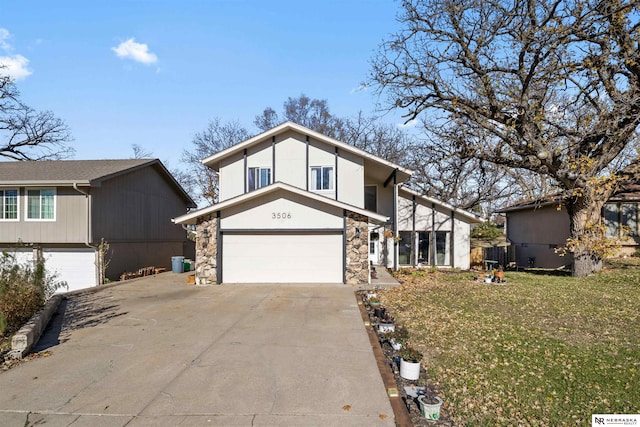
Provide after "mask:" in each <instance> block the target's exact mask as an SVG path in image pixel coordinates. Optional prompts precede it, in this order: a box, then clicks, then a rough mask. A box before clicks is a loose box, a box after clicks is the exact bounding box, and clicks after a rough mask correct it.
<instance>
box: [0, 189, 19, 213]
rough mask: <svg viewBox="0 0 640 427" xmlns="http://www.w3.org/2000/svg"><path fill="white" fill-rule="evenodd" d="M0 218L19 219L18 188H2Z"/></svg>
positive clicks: (0, 191) (0, 192)
mask: <svg viewBox="0 0 640 427" xmlns="http://www.w3.org/2000/svg"><path fill="white" fill-rule="evenodd" d="M0 197H1V198H2V201H1V202H0V220H3V221H4V220H8V221H11V220H17V219H18V190H17V189H8V190H0Z"/></svg>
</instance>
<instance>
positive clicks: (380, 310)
mask: <svg viewBox="0 0 640 427" xmlns="http://www.w3.org/2000/svg"><path fill="white" fill-rule="evenodd" d="M385 311H387V310H386V309H385V308H384V307H378V308H376V309H374V310H373V315H374V316H376V317H377V318H378V319H381V318H383V317H384V313H385Z"/></svg>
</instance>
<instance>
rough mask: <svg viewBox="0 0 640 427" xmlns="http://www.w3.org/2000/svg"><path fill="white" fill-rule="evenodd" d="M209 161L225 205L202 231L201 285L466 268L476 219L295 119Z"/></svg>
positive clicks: (213, 211) (193, 217)
mask: <svg viewBox="0 0 640 427" xmlns="http://www.w3.org/2000/svg"><path fill="white" fill-rule="evenodd" d="M202 162H203V163H204V164H205V165H206V166H208V167H210V168H212V169H214V170H215V171H216V172H217V173H218V174H219V201H218V203H216V204H214V205H212V206H209V207H206V208H204V209H199V210H196V211H192V212H189V213H187V214H185V215H182V216H179V217H176V218H174V222H175V223H177V224H191V225H194V226H195V228H196V236H197V237H196V268H195V271H196V282H197V283H198V284H214V283H218V284H219V283H346V284H362V283H369V281H370V265H371V264H376V265H383V266H385V267H389V268H393V269H398V268H400V267H402V266H405V265H406V266H409V265H414V266H415V265H418V264H420V265H422V266H431V265H435V266H438V267H450V268H460V269H468V268H469V234H470V224H471V223H474V222H479V218H477V217H476V216H474V215H472V214H470V213H468V212H465V211H462V210H458V209H455V208H453V207H451V206H448V205H446V204H444V203H441V202H438V201H436V200H433V199H430V198H427V197H424V196H421V195H419V194H418V193H415V192H413V191H410V190H408V189H405V188H402V184H403V183H405V182H406V181H407V180H408V179H409V178H410V177H411V174H412V171H410V170H407V169H405V168H402V167H401V166H398V165H396V164H393V163H391V162H388V161H386V160H384V159H381V158H379V157H376V156H373V155H371V154H369V153H366V152H364V151H362V150H359V149H357V148H355V147H353V146H351V145H348V144H345V143H343V142H340V141H337V140H335V139H332V138H329V137H327V136H325V135H322V134H320V133H318V132H314V131H312V130H310V129H307V128H305V127H303V126H300V125H297V124H295V123H292V122H286V123H283V124H281V125H279V126H276V127H274V128H272V129H270V130H268V131H266V132H263V133H261V134H259V135H257V136H254V137H252V138H250V139H248V140H246V141H244V142H241V143H239V144H237V145H234V146H232V147H230V148H227V149H225V150H223V151H220V152H218V153H216V154H214V155H212V156H210V157H208V158H206V159H204V160H202Z"/></svg>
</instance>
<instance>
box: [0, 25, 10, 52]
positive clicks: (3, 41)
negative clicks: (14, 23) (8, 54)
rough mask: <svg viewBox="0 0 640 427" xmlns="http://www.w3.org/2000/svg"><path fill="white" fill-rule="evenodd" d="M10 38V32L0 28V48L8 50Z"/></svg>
mask: <svg viewBox="0 0 640 427" xmlns="http://www.w3.org/2000/svg"><path fill="white" fill-rule="evenodd" d="M10 38H11V33H10V32H9V30H7V29H6V28H0V49H2V50H4V51H10V50H11V49H12V48H11V44H9V42H8V40H9V39H10Z"/></svg>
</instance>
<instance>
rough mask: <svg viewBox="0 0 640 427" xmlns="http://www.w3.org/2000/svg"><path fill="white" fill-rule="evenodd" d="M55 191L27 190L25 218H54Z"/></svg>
mask: <svg viewBox="0 0 640 427" xmlns="http://www.w3.org/2000/svg"><path fill="white" fill-rule="evenodd" d="M55 206H56V192H55V190H53V189H47V190H27V219H28V220H29V219H35V220H38V219H39V220H54V219H56V209H55Z"/></svg>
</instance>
